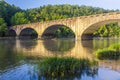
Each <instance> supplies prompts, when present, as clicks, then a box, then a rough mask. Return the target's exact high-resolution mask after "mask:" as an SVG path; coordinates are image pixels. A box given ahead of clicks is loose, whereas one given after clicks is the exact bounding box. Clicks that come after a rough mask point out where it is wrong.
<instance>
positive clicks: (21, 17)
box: [11, 12, 30, 25]
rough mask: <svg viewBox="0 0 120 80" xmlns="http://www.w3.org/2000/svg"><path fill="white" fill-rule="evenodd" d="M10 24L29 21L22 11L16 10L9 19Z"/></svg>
mask: <svg viewBox="0 0 120 80" xmlns="http://www.w3.org/2000/svg"><path fill="white" fill-rule="evenodd" d="M11 23H12V25H19V24H26V23H30V21H29V20H28V19H27V18H26V15H25V13H24V12H17V13H16V14H15V15H14V16H12V19H11Z"/></svg>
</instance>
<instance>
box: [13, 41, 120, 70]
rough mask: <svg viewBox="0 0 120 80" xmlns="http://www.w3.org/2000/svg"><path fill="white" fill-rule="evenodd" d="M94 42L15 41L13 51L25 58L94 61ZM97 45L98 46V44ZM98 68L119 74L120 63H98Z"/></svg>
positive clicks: (107, 61)
mask: <svg viewBox="0 0 120 80" xmlns="http://www.w3.org/2000/svg"><path fill="white" fill-rule="evenodd" d="M93 43H94V44H95V41H92V40H91V41H83V42H81V41H74V40H69V41H67V40H46V41H42V40H37V41H19V40H17V41H16V46H15V48H14V50H17V51H18V52H20V51H21V52H23V53H24V55H26V56H35V57H36V56H37V57H50V56H62V57H66V56H70V57H76V58H90V59H94V55H93V47H95V46H93V45H94V44H93ZM98 45H99V44H98ZM99 66H100V67H103V68H108V69H111V70H114V71H117V72H120V61H109V60H106V61H99Z"/></svg>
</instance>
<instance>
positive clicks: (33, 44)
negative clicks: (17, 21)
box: [14, 40, 92, 58]
mask: <svg viewBox="0 0 120 80" xmlns="http://www.w3.org/2000/svg"><path fill="white" fill-rule="evenodd" d="M14 49H15V50H17V51H22V52H24V54H25V55H27V56H38V57H50V56H71V57H77V58H91V56H92V55H91V53H92V52H91V53H90V50H89V49H88V48H87V46H86V47H83V46H82V43H81V41H74V40H69V41H68V40H44V41H42V40H37V41H20V40H17V41H16V46H15V48H14Z"/></svg>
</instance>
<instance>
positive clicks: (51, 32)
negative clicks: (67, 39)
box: [41, 24, 75, 38]
mask: <svg viewBox="0 0 120 80" xmlns="http://www.w3.org/2000/svg"><path fill="white" fill-rule="evenodd" d="M62 27H66V28H67V29H69V30H70V31H71V32H73V33H74V34H73V36H71V38H73V37H74V38H75V32H74V31H73V30H72V29H71V28H70V27H69V26H67V25H64V24H53V25H50V26H47V27H46V28H45V29H44V31H43V33H42V36H41V37H42V38H55V37H56V31H57V30H58V29H60V28H62Z"/></svg>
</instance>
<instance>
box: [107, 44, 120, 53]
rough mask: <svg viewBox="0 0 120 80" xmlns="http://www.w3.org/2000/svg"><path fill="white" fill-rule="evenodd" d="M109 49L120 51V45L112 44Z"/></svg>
mask: <svg viewBox="0 0 120 80" xmlns="http://www.w3.org/2000/svg"><path fill="white" fill-rule="evenodd" d="M108 49H114V50H116V51H120V44H112V45H110V46H109V47H108Z"/></svg>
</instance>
